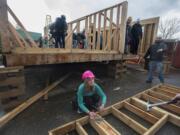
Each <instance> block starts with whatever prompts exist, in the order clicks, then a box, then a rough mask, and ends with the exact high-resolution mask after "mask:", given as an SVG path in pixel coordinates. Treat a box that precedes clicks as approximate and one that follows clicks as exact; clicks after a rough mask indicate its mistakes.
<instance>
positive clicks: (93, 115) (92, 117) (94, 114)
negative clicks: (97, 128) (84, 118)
mask: <svg viewBox="0 0 180 135" xmlns="http://www.w3.org/2000/svg"><path fill="white" fill-rule="evenodd" d="M88 114H89V117H90V119H95V118H96V113H95V112H89V113H88Z"/></svg>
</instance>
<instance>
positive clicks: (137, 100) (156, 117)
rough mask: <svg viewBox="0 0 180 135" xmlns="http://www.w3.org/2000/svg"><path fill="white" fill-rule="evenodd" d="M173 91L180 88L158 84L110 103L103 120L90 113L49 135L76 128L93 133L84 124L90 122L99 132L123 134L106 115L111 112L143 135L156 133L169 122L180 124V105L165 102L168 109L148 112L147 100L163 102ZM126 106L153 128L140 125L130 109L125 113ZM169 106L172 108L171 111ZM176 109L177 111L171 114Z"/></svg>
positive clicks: (155, 108)
mask: <svg viewBox="0 0 180 135" xmlns="http://www.w3.org/2000/svg"><path fill="white" fill-rule="evenodd" d="M171 90H173V94H174V95H175V94H177V93H179V91H180V88H178V87H175V86H171V85H167V84H164V85H162V84H160V85H157V86H154V87H152V88H150V89H148V90H146V91H144V92H141V93H139V94H137V95H135V96H133V97H130V98H128V99H125V100H123V101H121V102H118V103H116V104H114V105H111V106H109V107H108V108H106V109H105V111H104V112H103V113H99V114H98V117H100V118H101V119H102V120H100V121H96V120H90V118H89V117H88V116H85V117H83V118H81V119H78V120H75V121H73V122H70V123H68V124H66V125H63V126H60V127H58V128H56V129H53V130H51V131H49V135H59V134H60V135H66V134H68V133H69V132H71V131H76V132H77V133H78V134H79V135H89V133H88V132H87V131H86V130H85V129H84V128H83V126H84V125H85V124H88V123H90V124H91V126H92V127H93V128H94V129H95V131H96V132H97V133H98V134H100V135H120V134H121V131H118V130H117V129H115V128H114V127H113V126H112V125H110V124H109V123H108V122H107V121H105V120H104V118H103V117H104V116H106V115H110V114H112V115H113V116H115V118H117V119H118V120H119V121H122V122H123V123H125V124H126V125H127V126H129V127H130V128H132V129H133V130H134V131H135V132H137V133H139V134H143V135H154V134H155V133H156V132H157V131H158V130H159V129H161V127H162V126H163V125H165V124H166V123H167V122H170V123H172V124H174V125H176V126H178V127H180V116H179V115H178V113H179V112H180V111H179V106H177V105H174V104H173V105H167V106H165V105H164V106H163V107H165V108H167V109H165V110H164V109H163V108H159V107H153V108H152V109H151V110H150V111H147V100H150V101H151V102H160V101H164V100H166V99H169V98H171V96H172V95H171V96H169V95H168V93H172V91H171ZM164 91H165V92H164ZM123 108H125V109H127V110H128V111H130V112H132V113H134V114H135V115H136V116H137V117H140V118H142V119H144V120H145V121H147V122H149V123H151V124H152V125H151V126H150V127H149V128H147V127H145V126H144V125H143V123H141V124H140V123H139V122H137V121H136V120H135V119H134V118H131V117H129V116H128V115H127V114H126V112H122V111H121V109H123ZM168 109H169V110H171V111H168ZM175 111H176V114H174V113H171V112H175ZM177 111H178V113H177Z"/></svg>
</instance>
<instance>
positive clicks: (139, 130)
mask: <svg viewBox="0 0 180 135" xmlns="http://www.w3.org/2000/svg"><path fill="white" fill-rule="evenodd" d="M112 114H113V115H114V116H115V117H117V118H118V119H119V120H121V121H122V122H124V123H125V124H126V125H127V126H129V127H131V128H132V129H134V130H135V131H136V132H137V133H139V134H144V133H145V132H146V131H147V128H145V127H144V126H142V125H141V124H140V123H138V122H136V121H135V120H133V119H132V118H130V117H129V116H127V115H126V114H124V113H122V112H121V111H119V110H117V109H116V108H114V107H113V108H112Z"/></svg>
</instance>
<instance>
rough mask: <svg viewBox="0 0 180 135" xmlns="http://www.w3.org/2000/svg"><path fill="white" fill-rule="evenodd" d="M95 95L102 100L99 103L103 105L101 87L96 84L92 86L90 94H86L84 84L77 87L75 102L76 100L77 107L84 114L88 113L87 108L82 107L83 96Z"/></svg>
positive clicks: (104, 99) (103, 95) (103, 99)
mask: <svg viewBox="0 0 180 135" xmlns="http://www.w3.org/2000/svg"><path fill="white" fill-rule="evenodd" d="M95 93H96V94H98V95H99V96H100V98H101V100H102V101H101V102H102V105H105V104H106V95H105V94H104V92H103V90H102V89H101V87H100V86H99V85H98V84H96V83H95V84H94V88H93V91H91V92H87V91H86V90H85V85H84V83H82V84H81V85H80V86H79V88H78V91H77V100H78V106H79V107H80V108H81V110H82V111H83V112H86V113H88V112H89V110H88V108H87V107H86V106H85V105H84V102H83V97H84V96H92V95H93V94H95Z"/></svg>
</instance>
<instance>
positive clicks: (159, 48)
mask: <svg viewBox="0 0 180 135" xmlns="http://www.w3.org/2000/svg"><path fill="white" fill-rule="evenodd" d="M160 40H161V38H157V39H156V41H155V43H154V44H153V45H151V46H150V47H149V49H148V50H147V52H146V54H145V56H144V59H146V58H148V57H149V70H148V79H147V81H146V82H147V83H152V80H153V70H155V69H157V72H158V77H159V80H160V82H161V83H164V77H163V57H164V52H165V50H166V45H165V44H164V43H162V42H160Z"/></svg>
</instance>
